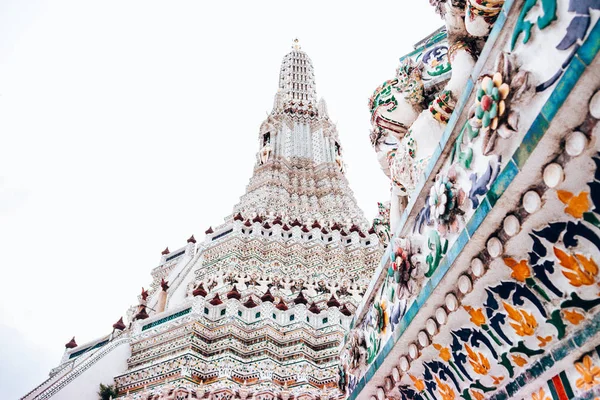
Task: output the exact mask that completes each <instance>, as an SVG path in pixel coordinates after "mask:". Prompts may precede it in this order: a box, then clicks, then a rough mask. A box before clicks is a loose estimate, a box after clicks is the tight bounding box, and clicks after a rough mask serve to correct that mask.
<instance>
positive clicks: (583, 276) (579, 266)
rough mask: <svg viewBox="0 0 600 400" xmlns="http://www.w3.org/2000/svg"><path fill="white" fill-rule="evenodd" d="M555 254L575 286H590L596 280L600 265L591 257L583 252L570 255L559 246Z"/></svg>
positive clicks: (564, 272)
mask: <svg viewBox="0 0 600 400" xmlns="http://www.w3.org/2000/svg"><path fill="white" fill-rule="evenodd" d="M554 254H555V255H556V257H557V258H558V261H559V262H560V265H561V266H562V267H563V270H562V273H563V275H564V276H565V278H567V279H568V280H569V283H570V284H571V285H573V286H575V287H580V286H589V285H593V284H594V283H595V282H596V275H597V274H598V266H597V265H596V263H595V262H594V260H592V259H591V258H586V257H584V256H583V255H581V254H575V255H574V256H573V255H570V254H567V253H565V252H564V251H562V250H561V249H559V248H556V247H555V248H554Z"/></svg>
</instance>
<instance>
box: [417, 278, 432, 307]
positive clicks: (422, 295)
mask: <svg viewBox="0 0 600 400" xmlns="http://www.w3.org/2000/svg"><path fill="white" fill-rule="evenodd" d="M432 290H433V287H432V286H431V280H430V281H428V282H427V284H426V285H425V286H423V287H422V288H421V290H420V292H419V295H418V296H417V301H416V303H417V304H418V306H419V308H421V307H422V306H423V304H425V302H426V301H427V300H428V299H429V296H431V291H432Z"/></svg>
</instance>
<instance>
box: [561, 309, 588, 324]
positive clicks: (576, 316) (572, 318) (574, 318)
mask: <svg viewBox="0 0 600 400" xmlns="http://www.w3.org/2000/svg"><path fill="white" fill-rule="evenodd" d="M563 315H564V316H565V319H566V320H567V321H569V322H570V323H572V324H573V325H579V323H580V322H581V321H583V320H584V319H585V317H584V316H583V314H580V313H578V312H577V311H571V310H563Z"/></svg>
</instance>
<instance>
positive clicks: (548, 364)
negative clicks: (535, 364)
mask: <svg viewBox="0 0 600 400" xmlns="http://www.w3.org/2000/svg"><path fill="white" fill-rule="evenodd" d="M540 364H541V365H542V367H543V368H544V371H545V370H548V369H549V368H552V366H553V365H554V360H553V359H552V356H551V355H550V354H548V355H547V356H544V357H542V358H540Z"/></svg>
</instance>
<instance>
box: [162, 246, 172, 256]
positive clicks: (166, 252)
mask: <svg viewBox="0 0 600 400" xmlns="http://www.w3.org/2000/svg"><path fill="white" fill-rule="evenodd" d="M169 253H170V251H169V248H168V247H167V248H165V249H164V250H163V251H162V253H160V254H162V255H163V256H166V255H167V254H169Z"/></svg>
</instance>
